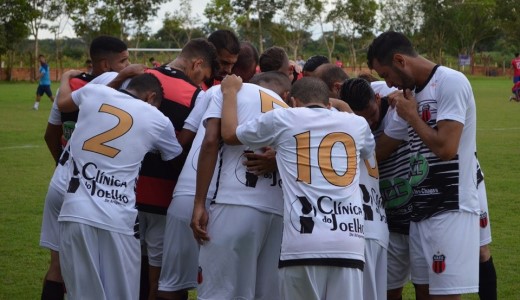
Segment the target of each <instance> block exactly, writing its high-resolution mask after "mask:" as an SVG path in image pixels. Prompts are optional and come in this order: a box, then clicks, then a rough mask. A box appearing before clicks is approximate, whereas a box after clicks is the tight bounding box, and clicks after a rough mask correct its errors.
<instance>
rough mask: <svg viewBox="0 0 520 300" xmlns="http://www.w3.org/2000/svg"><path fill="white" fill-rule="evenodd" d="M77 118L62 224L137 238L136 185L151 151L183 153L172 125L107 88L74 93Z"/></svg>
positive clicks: (157, 113) (171, 154)
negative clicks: (65, 222) (75, 223)
mask: <svg viewBox="0 0 520 300" xmlns="http://www.w3.org/2000/svg"><path fill="white" fill-rule="evenodd" d="M72 99H73V101H74V102H75V103H76V105H77V106H78V107H79V117H78V122H77V124H76V129H75V130H74V132H73V134H72V137H71V139H70V155H71V158H72V162H71V164H70V168H69V178H70V183H69V186H68V190H67V193H66V194H65V200H64V203H63V206H62V209H61V213H60V217H59V219H58V220H59V221H71V222H78V223H83V224H87V225H90V226H94V227H97V228H101V229H105V230H109V231H114V232H118V233H122V234H128V235H132V234H134V225H135V220H136V217H137V210H136V209H135V182H136V178H137V174H138V171H139V168H140V166H141V161H142V160H143V157H144V155H145V154H146V153H147V152H148V151H151V150H158V151H160V152H161V155H162V159H164V160H171V159H173V158H175V157H176V156H177V155H179V154H180V153H181V152H182V148H181V146H180V145H179V143H178V142H177V139H176V137H175V131H174V129H173V125H172V123H171V122H170V120H169V119H168V118H166V117H165V116H164V115H163V114H162V113H161V112H160V111H159V110H158V109H157V108H155V107H154V106H152V105H150V104H148V103H146V102H144V101H142V100H140V99H135V98H133V97H132V96H130V95H128V94H125V93H121V92H118V91H116V90H114V89H111V88H109V87H106V86H103V85H86V86H85V87H83V88H82V89H80V90H78V91H75V92H73V93H72Z"/></svg>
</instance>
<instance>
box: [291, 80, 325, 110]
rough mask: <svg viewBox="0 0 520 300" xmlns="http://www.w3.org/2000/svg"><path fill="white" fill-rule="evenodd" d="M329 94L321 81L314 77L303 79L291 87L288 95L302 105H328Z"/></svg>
mask: <svg viewBox="0 0 520 300" xmlns="http://www.w3.org/2000/svg"><path fill="white" fill-rule="evenodd" d="M329 93H330V91H329V88H328V87H327V85H326V84H325V82H323V80H321V79H318V78H316V77H303V78H302V79H300V80H297V81H296V82H295V83H294V84H293V85H292V88H291V93H290V94H291V97H294V98H298V100H300V101H301V102H302V103H303V104H308V103H312V102H319V103H323V104H329Z"/></svg>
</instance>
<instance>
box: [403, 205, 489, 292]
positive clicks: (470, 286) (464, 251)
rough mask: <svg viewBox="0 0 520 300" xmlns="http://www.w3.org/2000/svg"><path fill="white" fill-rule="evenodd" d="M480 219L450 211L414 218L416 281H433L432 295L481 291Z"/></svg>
mask: <svg viewBox="0 0 520 300" xmlns="http://www.w3.org/2000/svg"><path fill="white" fill-rule="evenodd" d="M478 219H479V216H478V214H472V213H469V212H458V211H456V212H452V211H450V212H445V213H442V214H439V215H437V216H433V217H430V218H428V219H426V220H423V221H420V222H410V261H411V265H412V282H413V283H414V284H429V289H430V295H458V294H468V293H476V292H478V282H479V271H478V270H479V269H478V268H479V230H478V227H477V226H476V225H475V224H478Z"/></svg>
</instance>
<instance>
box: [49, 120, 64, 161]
mask: <svg viewBox="0 0 520 300" xmlns="http://www.w3.org/2000/svg"><path fill="white" fill-rule="evenodd" d="M62 135H63V128H62V127H61V125H54V124H51V123H47V128H46V129H45V136H44V139H45V143H46V144H47V148H49V151H50V152H51V155H52V158H54V161H55V162H56V164H58V160H59V159H60V154H61V136H62Z"/></svg>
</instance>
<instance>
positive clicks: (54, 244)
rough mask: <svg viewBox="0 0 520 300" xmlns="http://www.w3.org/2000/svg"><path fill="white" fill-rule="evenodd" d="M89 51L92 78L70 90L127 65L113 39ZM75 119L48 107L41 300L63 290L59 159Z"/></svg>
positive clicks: (63, 181) (78, 79)
mask: <svg viewBox="0 0 520 300" xmlns="http://www.w3.org/2000/svg"><path fill="white" fill-rule="evenodd" d="M89 52H90V55H91V57H92V64H93V68H94V69H93V70H94V71H93V72H94V73H93V75H89V74H86V73H81V74H79V75H77V76H75V77H73V78H71V79H70V80H69V85H70V87H71V88H72V89H73V90H77V89H79V88H81V87H83V86H84V85H85V84H87V83H88V82H90V81H92V80H93V79H94V78H95V77H96V76H98V75H100V74H103V73H105V72H107V71H110V70H114V71H121V70H122V69H123V68H125V67H126V66H128V64H129V62H128V51H127V47H126V44H125V43H124V42H122V41H121V40H119V39H117V38H114V37H110V36H99V37H96V38H95V39H94V40H93V41H92V43H91V44H90V50H89ZM109 82H110V80H108V79H107V80H106V81H102V80H100V82H99V83H104V84H107V83H109ZM58 95H59V91H58ZM77 117H78V111H75V112H69V113H62V112H60V111H59V110H58V103H57V101H55V102H54V103H53V105H52V109H51V112H50V115H49V120H48V123H47V128H46V131H45V142H46V143H47V147H48V148H49V151H50V152H51V154H52V156H53V158H54V160H55V162H56V165H57V166H56V169H55V172H54V174H53V177H52V179H51V181H50V184H49V188H48V191H47V195H46V197H45V205H44V208H43V218H42V228H41V236H40V246H42V247H44V248H48V249H49V250H50V257H51V259H50V264H49V269H48V270H47V273H46V274H45V278H44V283H43V289H42V299H63V298H64V290H65V287H64V286H63V279H62V276H61V269H60V263H59V225H58V215H59V213H60V209H61V205H62V203H63V196H64V195H65V192H66V189H67V187H66V185H67V176H66V167H67V166H68V163H69V162H68V157H69V156H68V152H67V153H66V154H65V155H63V156H62V157H61V159H60V156H61V155H62V149H63V147H64V146H65V143H66V142H67V140H68V139H69V138H70V135H71V134H72V132H73V130H74V128H75V123H76V121H77Z"/></svg>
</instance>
